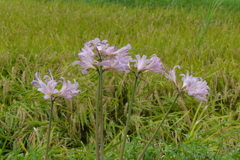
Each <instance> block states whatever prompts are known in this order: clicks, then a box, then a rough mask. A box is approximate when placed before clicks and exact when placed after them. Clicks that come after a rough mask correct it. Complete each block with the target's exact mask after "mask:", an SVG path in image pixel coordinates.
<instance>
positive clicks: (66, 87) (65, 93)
mask: <svg viewBox="0 0 240 160" xmlns="http://www.w3.org/2000/svg"><path fill="white" fill-rule="evenodd" d="M61 79H63V81H62V88H61V90H60V92H59V94H58V95H57V96H59V97H65V98H67V99H72V97H73V96H76V95H77V94H78V93H79V92H80V90H77V89H78V87H79V85H78V83H77V82H76V80H74V82H75V83H73V84H72V83H71V82H70V81H67V82H66V80H65V78H63V77H61Z"/></svg>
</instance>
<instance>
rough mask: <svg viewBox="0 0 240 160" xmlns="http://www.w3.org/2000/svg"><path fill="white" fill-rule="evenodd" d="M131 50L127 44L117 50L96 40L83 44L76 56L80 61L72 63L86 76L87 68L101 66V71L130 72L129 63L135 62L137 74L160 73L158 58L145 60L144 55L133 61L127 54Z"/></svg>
mask: <svg viewBox="0 0 240 160" xmlns="http://www.w3.org/2000/svg"><path fill="white" fill-rule="evenodd" d="M131 48H132V47H131V45H130V44H128V45H126V46H124V47H122V48H120V49H118V48H117V47H115V46H109V44H107V40H103V41H100V40H99V39H98V38H96V39H94V40H91V41H89V42H87V43H85V45H84V48H82V51H81V52H80V53H79V54H78V57H79V59H80V61H76V62H74V65H75V64H79V65H80V69H81V70H82V73H83V74H86V73H87V70H88V69H89V68H93V69H97V68H98V66H102V67H103V70H109V69H116V70H117V71H125V72H129V71H131V70H132V69H131V67H130V62H135V64H134V67H136V68H137V72H142V71H146V72H147V71H153V72H156V73H161V72H162V69H163V65H162V62H161V61H160V58H158V57H157V56H156V55H153V56H152V57H151V58H150V59H147V57H146V56H145V55H144V56H142V58H141V57H140V55H136V59H133V58H132V57H131V56H129V55H130V54H131V53H129V52H128V51H129V50H130V49H131Z"/></svg>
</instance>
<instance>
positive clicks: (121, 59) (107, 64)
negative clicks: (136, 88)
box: [97, 55, 133, 72]
mask: <svg viewBox="0 0 240 160" xmlns="http://www.w3.org/2000/svg"><path fill="white" fill-rule="evenodd" d="M132 61H133V59H132V57H130V56H118V55H117V56H115V57H114V58H112V59H108V60H104V61H102V62H99V63H98V64H97V65H100V66H103V69H104V70H108V69H116V70H117V71H125V72H129V71H130V67H129V62H132Z"/></svg>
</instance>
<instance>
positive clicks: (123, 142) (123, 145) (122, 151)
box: [120, 75, 138, 160]
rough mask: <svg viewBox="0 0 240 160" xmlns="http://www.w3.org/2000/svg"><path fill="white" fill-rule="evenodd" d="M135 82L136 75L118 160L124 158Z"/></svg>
mask: <svg viewBox="0 0 240 160" xmlns="http://www.w3.org/2000/svg"><path fill="white" fill-rule="evenodd" d="M137 81H138V75H136V76H135V81H134V85H133V91H132V95H131V99H130V103H129V108H128V114H127V122H126V127H125V131H124V135H123V140H122V148H121V154H120V160H123V157H124V150H125V145H126V139H127V132H128V127H129V122H130V118H131V113H132V106H133V102H134V96H135V92H136V88H137Z"/></svg>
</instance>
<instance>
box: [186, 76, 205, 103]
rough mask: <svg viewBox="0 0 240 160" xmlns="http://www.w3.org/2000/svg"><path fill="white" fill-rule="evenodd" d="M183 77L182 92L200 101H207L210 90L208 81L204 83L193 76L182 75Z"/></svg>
mask: <svg viewBox="0 0 240 160" xmlns="http://www.w3.org/2000/svg"><path fill="white" fill-rule="evenodd" d="M181 76H183V78H182V81H183V86H182V88H181V89H182V91H183V92H186V93H188V95H189V96H193V97H195V98H197V99H199V100H202V101H207V98H206V96H207V95H208V94H209V93H208V90H209V89H210V88H209V86H208V85H207V82H206V81H203V80H202V78H197V77H193V76H192V75H189V73H188V72H187V74H186V75H185V74H181Z"/></svg>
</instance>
